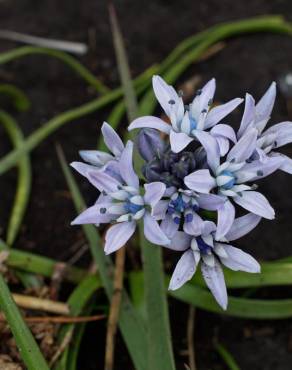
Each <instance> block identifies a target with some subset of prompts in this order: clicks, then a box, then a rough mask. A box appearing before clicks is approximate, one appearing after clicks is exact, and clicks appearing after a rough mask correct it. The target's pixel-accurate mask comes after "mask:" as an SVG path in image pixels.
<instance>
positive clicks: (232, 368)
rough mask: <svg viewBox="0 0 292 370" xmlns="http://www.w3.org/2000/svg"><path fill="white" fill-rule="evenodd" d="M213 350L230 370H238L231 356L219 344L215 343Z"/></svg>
mask: <svg viewBox="0 0 292 370" xmlns="http://www.w3.org/2000/svg"><path fill="white" fill-rule="evenodd" d="M215 348H216V350H217V352H218V353H219V355H220V356H221V357H222V359H223V360H224V362H225V364H226V365H227V366H228V368H229V369H230V370H240V368H239V366H238V365H237V363H236V362H235V360H234V358H233V356H232V355H231V354H230V353H229V352H228V351H227V349H226V348H225V347H224V346H223V345H222V344H220V343H215Z"/></svg>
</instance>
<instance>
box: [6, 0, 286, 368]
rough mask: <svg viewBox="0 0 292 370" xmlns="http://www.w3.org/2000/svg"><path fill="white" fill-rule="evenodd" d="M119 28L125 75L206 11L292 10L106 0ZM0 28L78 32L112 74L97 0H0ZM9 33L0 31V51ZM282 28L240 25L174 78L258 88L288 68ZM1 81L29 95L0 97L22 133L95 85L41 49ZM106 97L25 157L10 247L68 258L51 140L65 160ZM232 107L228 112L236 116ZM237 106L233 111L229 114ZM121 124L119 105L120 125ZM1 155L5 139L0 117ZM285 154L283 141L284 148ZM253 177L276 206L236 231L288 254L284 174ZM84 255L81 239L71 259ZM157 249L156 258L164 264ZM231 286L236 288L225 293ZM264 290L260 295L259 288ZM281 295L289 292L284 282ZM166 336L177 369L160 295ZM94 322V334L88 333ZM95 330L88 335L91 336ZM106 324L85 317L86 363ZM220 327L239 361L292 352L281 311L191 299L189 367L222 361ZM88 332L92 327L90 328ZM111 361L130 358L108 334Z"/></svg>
mask: <svg viewBox="0 0 292 370" xmlns="http://www.w3.org/2000/svg"><path fill="white" fill-rule="evenodd" d="M114 3H115V6H116V10H117V14H118V19H119V22H120V26H121V30H122V33H123V36H124V39H125V43H126V48H127V52H128V57H129V63H130V67H131V72H132V76H133V77H135V76H137V75H138V74H140V73H142V72H143V71H144V70H145V69H146V68H148V67H149V66H151V65H153V64H155V63H156V62H160V61H161V60H163V59H164V58H165V57H166V56H167V55H168V53H170V52H171V51H172V49H173V48H174V47H175V46H176V45H177V44H178V43H179V42H181V41H183V40H184V39H185V38H186V37H188V36H191V35H193V34H195V33H197V32H199V31H202V30H204V29H206V28H208V27H210V26H212V25H214V24H216V23H219V22H225V21H232V20H238V19H243V18H247V17H252V16H256V15H265V14H281V15H283V16H284V17H285V18H286V19H288V20H292V2H291V1H289V0H272V1H271V0H253V1H250V2H244V1H239V0H221V1H216V0H205V1H202V2H196V1H187V0H181V1H172V0H167V1H166V0H165V1H164V0H148V1H135V0H119V1H118V0H117V1H115V2H114ZM0 28H1V29H2V30H10V31H18V32H21V33H26V34H30V35H34V36H41V37H45V38H54V39H61V40H67V41H76V42H83V43H85V44H87V46H88V48H89V49H88V53H87V54H85V55H83V56H78V59H79V60H80V61H81V62H82V63H83V64H84V65H85V66H86V67H87V68H88V69H89V70H90V71H91V72H92V73H93V74H94V75H95V76H96V77H97V78H99V79H100V80H101V81H102V82H104V83H105V84H106V85H107V86H109V87H116V86H118V85H119V77H118V71H117V67H116V60H115V55H114V51H113V44H112V36H111V31H110V25H109V19H108V9H107V1H105V0H85V1H78V0H70V1H69V0H62V1H55V0H51V1H43V0H0ZM19 45H20V44H18V43H16V42H12V41H8V40H5V39H0V53H1V52H4V51H8V50H10V49H12V48H15V47H17V46H19ZM291 46H292V39H291V38H289V37H288V36H284V35H283V36H282V35H271V34H266V33H261V34H256V35H247V36H242V37H239V38H235V39H232V40H228V41H227V42H226V43H225V42H224V43H223V44H221V47H220V48H219V50H220V51H219V50H218V52H216V53H215V54H214V55H212V56H210V57H209V58H208V59H207V60H204V61H201V62H199V63H196V64H194V65H192V66H191V67H190V68H188V70H187V71H186V72H185V73H184V74H183V75H182V77H181V78H180V81H179V82H178V86H180V84H181V85H182V84H184V83H185V82H186V81H190V80H192V79H193V78H194V77H197V78H199V79H200V81H201V82H202V83H204V82H205V81H207V80H208V79H209V78H212V77H215V78H216V80H217V92H216V97H217V99H220V101H226V100H229V99H231V98H233V97H235V96H240V97H243V96H244V94H245V92H249V93H251V94H253V95H254V96H255V97H256V99H257V98H259V97H260V96H261V95H262V94H263V93H264V92H265V90H266V89H267V88H268V86H269V85H270V83H271V82H272V81H274V80H275V81H278V80H279V79H280V77H281V76H283V75H284V74H286V73H289V72H290V71H291V72H292V47H291ZM0 83H5V84H13V85H16V86H18V87H19V88H20V89H22V90H23V91H24V92H25V93H26V94H27V96H28V97H29V99H30V101H31V109H30V110H29V111H27V112H22V113H19V112H17V113H16V112H15V111H14V110H13V107H11V106H10V103H9V101H6V100H5V99H4V98H2V97H0V103H1V106H3V107H5V110H7V111H8V112H10V113H11V114H12V115H13V116H14V117H15V118H16V119H17V120H18V122H19V123H20V125H21V128H22V129H23V131H24V134H25V135H28V134H30V133H31V132H33V130H35V129H36V128H38V127H40V126H41V125H42V124H43V123H44V122H46V121H47V120H48V119H50V118H51V117H54V116H55V115H57V114H59V113H61V112H62V111H65V110H68V109H70V108H73V107H75V106H79V105H81V104H82V103H85V102H87V101H90V100H92V99H93V98H94V97H95V96H96V92H95V91H94V90H93V89H91V88H87V87H86V84H85V83H84V81H82V80H81V79H80V78H78V76H76V75H75V74H74V73H72V71H71V70H70V69H68V68H67V67H66V66H65V65H63V64H62V63H60V62H59V61H58V60H56V59H53V58H49V57H46V56H42V55H34V56H28V57H26V58H22V59H19V60H17V61H13V62H11V63H8V64H5V65H1V66H0ZM289 104H290V105H291V103H289V99H287V96H284V95H283V94H281V93H279V94H278V97H277V100H276V105H275V109H274V112H273V115H272V119H271V122H272V123H275V122H280V121H283V120H287V118H288V117H289V119H290V120H292V116H291V115H290V116H289ZM108 113H109V109H107V110H106V109H105V110H104V111H102V112H98V114H92V115H88V116H86V117H84V118H82V119H80V120H77V121H74V122H71V123H69V124H68V125H65V126H64V127H62V128H61V129H60V130H58V131H57V132H56V133H55V134H53V135H52V136H50V137H49V138H48V139H47V140H46V141H45V142H44V143H42V144H41V145H40V146H39V147H38V148H37V149H36V150H34V151H33V152H32V154H31V156H32V164H33V186H32V196H31V201H30V204H29V208H28V211H27V213H26V216H25V221H24V223H23V225H22V228H21V232H20V235H19V237H18V239H17V244H16V245H17V248H20V249H25V250H30V251H34V252H36V251H37V252H38V253H40V254H43V255H46V256H50V257H54V258H56V259H58V260H61V261H67V260H68V259H69V258H70V257H71V256H72V254H74V253H75V252H76V249H78V248H79V247H80V246H82V245H84V244H85V243H86V242H85V239H84V236H83V234H82V231H81V230H80V229H79V228H72V227H70V226H69V223H70V220H71V219H73V218H74V217H75V210H74V208H73V205H72V200H71V198H70V194H69V193H68V191H67V186H66V183H65V180H64V178H63V174H62V172H61V169H60V166H59V163H58V160H57V157H56V152H55V144H56V143H60V144H61V145H62V147H63V149H64V151H65V154H66V157H67V160H68V161H69V162H70V161H72V160H76V159H77V158H78V150H81V149H94V148H95V147H96V143H97V140H98V135H99V128H100V125H101V124H102V122H103V120H105V119H106V118H107V116H108ZM238 117H239V116H238ZM236 118H237V117H236V116H235V117H234V119H235V120H236ZM126 124H127V121H126V117H125V125H126ZM0 143H1V144H0V156H3V155H4V154H5V153H7V152H8V151H9V150H10V149H11V147H10V143H9V140H8V139H7V136H6V133H5V132H4V130H3V129H2V128H1V127H0ZM286 153H287V154H290V155H292V148H290V149H289V148H288V149H287V150H286ZM77 180H78V182H79V184H80V186H81V189H82V191H83V194H84V196H85V198H86V200H87V202H88V203H90V202H91V203H92V202H93V201H94V199H95V193H94V191H93V190H92V189H91V187H90V185H88V184H87V183H86V182H85V181H83V180H82V179H80V178H79V177H78V178H77ZM15 183H16V172H15V171H14V170H13V171H12V170H11V171H9V172H8V173H6V174H5V176H1V178H0V194H1V206H0V237H4V236H5V232H6V227H7V222H8V217H9V212H10V208H11V204H12V202H13V197H14V189H15ZM262 188H263V189H264V190H263V191H264V193H265V194H266V195H267V198H269V199H270V200H271V204H272V205H273V206H274V207H275V209H276V213H277V218H276V220H275V221H274V222H273V224H272V227H271V224H269V222H268V221H263V222H262V223H261V224H260V226H259V227H258V228H257V229H256V230H255V231H254V232H253V233H251V234H250V235H249V236H247V237H245V238H243V239H242V240H240V242H239V243H238V244H239V246H241V247H242V246H244V247H245V249H246V250H247V251H249V252H251V253H252V254H253V255H254V256H255V257H256V258H259V259H260V260H273V259H276V258H281V257H285V256H289V255H291V254H292V233H291V215H292V179H291V178H289V176H288V175H285V174H284V173H277V174H276V175H274V177H273V181H272V182H271V181H270V179H269V180H268V181H263V183H262ZM89 261H90V256H89V253H88V252H86V251H85V253H84V255H83V256H82V258H81V259H80V261H79V262H80V263H81V264H83V265H84V266H85V265H86V264H87V263H88V262H89ZM171 266H173V264H172V261H168V260H167V266H166V267H167V268H170V269H171V268H172V267H171ZM235 294H236V293H235ZM265 294H266V292H265V291H264V290H263V292H262V293H261V297H262V298H264V297H265ZM269 297H270V298H271V297H281V298H285V297H287V298H288V297H289V291H288V288H285V289H284V288H283V289H279V288H277V289H273V288H269ZM290 298H291V292H290ZM170 312H171V317H172V325H173V328H172V334H173V343H174V349H175V353H176V358H177V363H178V369H179V370H180V369H184V368H185V367H184V363H185V362H186V353H185V352H186V351H185V350H186V335H185V333H186V321H187V307H186V306H185V305H183V304H180V303H178V302H174V301H172V300H171V301H170ZM97 332H98V333H99V334H98V335H96V333H97ZM93 335H94V337H93ZM104 335H105V324H104V323H99V324H93V325H91V326H90V329H89V330H87V333H86V339H85V341H84V345H83V347H82V349H81V351H82V356H81V360H80V369H82V370H90V369H102V368H103V366H102V364H101V365H100V367H98V368H97V367H96V366H97V364H98V358H99V356H100V358H101V359H103V351H104ZM214 337H216V338H220V341H221V342H222V343H224V344H225V345H226V346H227V347H228V349H229V350H230V351H231V352H232V354H233V355H234V357H235V358H236V359H237V361H238V363H239V364H240V368H241V369H242V370H247V369H253V370H262V369H264V370H269V369H273V370H289V369H291V364H292V322H291V321H290V320H285V321H252V320H241V319H234V318H230V317H227V316H220V315H215V314H211V313H206V312H202V311H199V310H198V312H197V315H196V329H195V339H194V340H195V346H196V358H197V366H198V370H211V369H212V370H223V369H225V367H224V366H225V365H224V363H222V362H221V361H220V360H219V358H218V355H217V354H216V353H215V352H214V349H213V346H212V340H213V338H214ZM93 338H94V339H93ZM0 341H1V334H0ZM116 368H117V369H131V363H130V360H129V358H128V355H127V351H126V349H125V347H124V345H123V343H122V340H121V339H119V342H118V345H117V360H116Z"/></svg>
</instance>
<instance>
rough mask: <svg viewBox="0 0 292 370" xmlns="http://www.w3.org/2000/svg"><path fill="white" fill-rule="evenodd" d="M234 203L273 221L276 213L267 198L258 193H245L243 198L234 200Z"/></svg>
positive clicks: (242, 195) (238, 197) (239, 197)
mask: <svg viewBox="0 0 292 370" xmlns="http://www.w3.org/2000/svg"><path fill="white" fill-rule="evenodd" d="M233 200H234V202H235V203H237V204H238V205H240V206H241V207H242V208H245V209H246V210H247V211H249V212H252V213H254V214H256V215H258V216H261V217H264V218H267V219H269V220H273V219H274V218H275V211H274V209H273V208H272V207H271V205H270V203H269V202H268V200H267V198H265V197H264V196H263V195H262V194H261V193H258V192H257V191H244V192H242V193H241V196H236V197H234V198H233Z"/></svg>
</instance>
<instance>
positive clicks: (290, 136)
mask: <svg viewBox="0 0 292 370" xmlns="http://www.w3.org/2000/svg"><path fill="white" fill-rule="evenodd" d="M269 134H277V137H276V141H275V148H279V147H281V146H283V145H286V144H289V143H291V142H292V122H281V123H278V124H277V125H273V126H272V127H270V128H269V129H268V130H267V131H265V132H264V135H263V137H265V136H266V135H269Z"/></svg>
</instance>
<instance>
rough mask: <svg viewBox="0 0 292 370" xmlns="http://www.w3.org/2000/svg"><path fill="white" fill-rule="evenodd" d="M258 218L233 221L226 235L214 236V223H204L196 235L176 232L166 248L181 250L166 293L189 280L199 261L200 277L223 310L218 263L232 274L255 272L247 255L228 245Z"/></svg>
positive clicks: (255, 266) (223, 291) (222, 282)
mask: <svg viewBox="0 0 292 370" xmlns="http://www.w3.org/2000/svg"><path fill="white" fill-rule="evenodd" d="M260 219H261V218H260V217H259V216H256V215H254V214H252V213H249V214H247V215H245V216H242V217H239V218H237V219H235V220H234V222H233V224H232V226H231V228H230V230H229V232H228V233H227V234H226V235H225V236H224V237H222V238H220V239H218V238H217V237H216V225H215V224H214V222H211V221H205V222H204V225H203V228H202V231H201V233H200V234H199V235H188V234H186V233H183V232H177V234H176V235H175V236H174V237H173V239H172V241H171V244H170V245H168V246H167V247H168V248H170V249H173V250H176V251H183V252H184V253H183V255H182V257H181V258H180V260H179V261H178V263H177V265H176V267H175V270H174V272H173V275H172V277H171V280H170V283H169V289H170V290H176V289H179V288H180V287H181V286H182V285H184V284H185V283H186V282H187V281H189V280H190V279H191V278H192V277H193V275H194V274H195V272H196V269H197V266H198V264H199V262H200V261H201V271H202V275H203V278H204V280H205V282H206V284H207V286H208V287H209V289H210V290H211V292H212V294H213V296H214V298H215V299H216V301H217V302H218V304H219V305H220V306H221V307H222V308H223V309H224V310H225V309H226V308H227V302H228V298H227V291H226V285H225V280H224V274H223V271H222V267H221V264H223V265H224V266H226V267H228V268H230V269H231V270H234V271H245V272H250V273H259V272H260V265H259V264H258V262H257V261H256V260H255V259H254V258H253V257H252V256H250V255H249V254H247V253H245V252H243V251H242V250H241V249H238V248H235V247H233V246H232V245H230V244H229V242H231V241H233V240H236V239H239V238H241V237H242V236H244V235H245V234H247V233H249V232H250V231H251V230H252V229H253V228H255V227H256V226H257V224H258V223H259V221H260Z"/></svg>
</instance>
